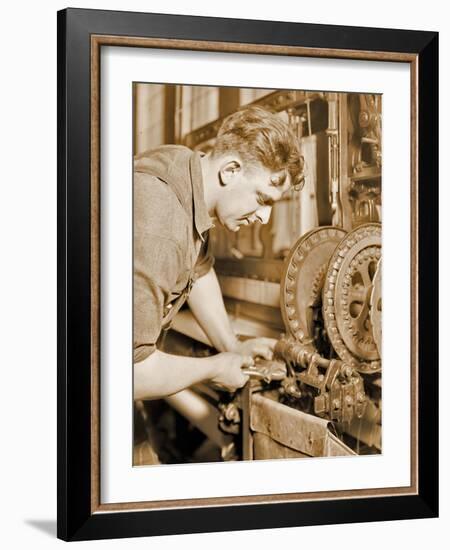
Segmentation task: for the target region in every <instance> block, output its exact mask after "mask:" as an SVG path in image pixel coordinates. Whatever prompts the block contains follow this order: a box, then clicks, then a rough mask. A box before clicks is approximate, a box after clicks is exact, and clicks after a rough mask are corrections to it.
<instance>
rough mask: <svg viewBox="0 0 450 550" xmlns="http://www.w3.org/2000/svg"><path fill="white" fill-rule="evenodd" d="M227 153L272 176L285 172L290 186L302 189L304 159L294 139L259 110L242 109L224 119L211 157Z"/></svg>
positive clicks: (275, 119) (278, 121)
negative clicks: (265, 170)
mask: <svg viewBox="0 0 450 550" xmlns="http://www.w3.org/2000/svg"><path fill="white" fill-rule="evenodd" d="M229 152H235V153H238V154H239V155H240V156H241V158H242V160H243V161H245V162H248V163H250V164H252V163H255V161H256V162H258V163H261V164H262V165H263V166H265V167H266V168H268V169H269V170H271V171H273V172H279V171H281V170H286V171H287V173H288V174H289V176H290V181H291V185H292V186H295V187H296V188H300V189H301V188H302V187H303V184H304V180H305V177H304V159H303V156H302V155H301V154H300V143H299V140H298V138H297V137H296V136H295V135H294V133H293V131H292V130H291V128H290V127H289V125H288V124H286V123H285V122H284V121H283V120H282V119H281V118H280V117H279V116H277V115H276V114H274V113H272V112H270V111H268V110H266V109H263V108H262V107H257V106H251V107H244V108H242V109H239V110H238V111H236V112H234V113H232V114H231V115H228V116H227V117H226V118H225V119H224V121H223V122H222V125H221V126H220V128H219V131H218V133H217V138H216V142H215V144H214V147H213V150H212V154H213V156H216V157H217V156H220V155H223V154H226V153H229Z"/></svg>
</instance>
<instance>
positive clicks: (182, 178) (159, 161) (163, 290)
mask: <svg viewBox="0 0 450 550" xmlns="http://www.w3.org/2000/svg"><path fill="white" fill-rule="evenodd" d="M200 158H201V155H200V154H199V153H198V152H195V151H191V150H190V149H188V148H187V147H183V146H180V145H164V146H161V147H159V148H157V149H154V150H152V151H148V152H146V153H143V154H141V155H139V156H137V157H136V158H135V161H134V200H133V203H134V240H133V242H134V289H133V294H134V331H133V332H134V334H133V340H134V346H133V349H134V362H139V361H142V360H144V359H145V358H146V357H148V356H149V355H150V354H151V353H153V351H154V350H155V349H156V342H157V340H158V337H159V335H160V333H161V330H162V329H163V328H167V326H168V325H169V323H170V321H171V319H172V318H173V316H174V315H175V313H176V312H177V311H178V310H179V309H180V307H181V306H182V304H183V303H184V301H185V300H186V299H187V297H188V295H189V291H190V289H191V287H192V284H193V283H194V282H195V280H196V279H197V278H198V277H200V276H202V275H204V274H205V273H207V272H208V271H209V269H210V268H211V266H212V264H213V258H212V256H211V254H210V253H209V251H208V229H210V227H212V222H211V218H210V217H209V214H208V209H207V206H206V203H205V199H204V194H203V181H202V171H201V163H200Z"/></svg>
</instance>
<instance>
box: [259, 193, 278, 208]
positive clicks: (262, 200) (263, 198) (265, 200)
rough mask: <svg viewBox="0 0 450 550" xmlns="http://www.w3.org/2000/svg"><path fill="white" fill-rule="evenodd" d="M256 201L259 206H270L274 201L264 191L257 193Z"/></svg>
mask: <svg viewBox="0 0 450 550" xmlns="http://www.w3.org/2000/svg"><path fill="white" fill-rule="evenodd" d="M257 201H258V204H260V205H261V206H272V205H273V203H274V200H273V198H272V197H269V195H265V194H264V193H258V197H257Z"/></svg>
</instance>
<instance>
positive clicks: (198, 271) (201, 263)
mask: <svg viewBox="0 0 450 550" xmlns="http://www.w3.org/2000/svg"><path fill="white" fill-rule="evenodd" d="M213 265H214V256H213V255H212V252H211V244H210V239H209V232H208V233H206V236H205V241H204V242H203V243H202V246H201V248H200V253H199V255H198V259H197V262H196V264H195V268H194V272H195V277H196V278H197V279H199V278H200V277H203V275H206V274H207V273H208V271H209V270H210V269H211V268H212V267H213Z"/></svg>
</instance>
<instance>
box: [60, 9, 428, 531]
mask: <svg viewBox="0 0 450 550" xmlns="http://www.w3.org/2000/svg"><path fill="white" fill-rule="evenodd" d="M93 35H97V36H114V37H137V38H161V39H169V40H192V41H196V42H210V41H213V42H223V43H235V44H264V45H271V46H280V47H284V46H296V47H303V48H312V49H315V48H317V49H326V50H330V51H335V50H340V51H341V52H342V53H343V54H345V53H346V52H347V54H348V55H350V52H355V56H356V57H358V52H382V53H389V52H395V53H399V54H412V55H413V56H414V57H415V58H416V61H417V73H416V78H417V118H416V123H417V135H418V136H419V138H420V139H419V140H418V144H417V193H418V196H417V219H418V224H417V239H418V250H417V270H418V281H419V282H418V289H417V290H418V292H417V303H416V309H417V318H416V322H417V330H418V337H419V339H418V348H417V351H418V365H419V368H418V379H417V385H418V423H417V434H418V447H417V448H418V454H417V466H418V490H417V494H414V495H398V496H380V497H377V498H344V499H338V500H333V499H330V500H312V501H307V502H305V501H302V502H281V503H273V502H272V503H270V502H269V503H256V504H255V503H254V504H246V505H232V504H230V505H226V506H208V505H206V506H199V507H179V508H171V509H162V508H161V509H152V510H134V511H127V510H123V511H120V512H113V513H108V512H101V513H97V512H96V511H95V510H93V508H94V506H93V502H92V486H93V484H94V483H96V479H95V471H94V470H93V468H92V454H91V451H92V447H91V446H92V440H91V437H90V434H91V431H92V408H91V397H92V383H93V382H92V376H91V374H92V373H91V364H92V357H93V353H96V350H95V348H94V347H93V342H92V301H91V293H92V286H91V284H92V280H91V266H92V262H93V261H94V258H93V254H92V249H91V237H92V233H91V232H92V225H91V223H90V221H91V217H92V204H91V200H92V197H91V178H92V173H91V154H92V148H91V112H92V111H91V107H92V104H91V59H92V58H91V54H92V51H91V48H92V41H91V38H92V36H93ZM205 49H208V48H206V47H205ZM330 57H336V55H334V54H333V55H331V54H330ZM363 57H364V56H363ZM437 143H438V33H435V32H423V31H410V30H393V29H375V28H362V27H343V26H331V25H313V24H301V23H287V22H283V23H280V22H273V21H256V20H255V21H254V20H240V19H222V18H209V17H192V16H174V15H162V14H148V13H131V12H117V11H102V10H85V9H66V10H62V11H60V12H58V473H57V475H58V522H57V523H58V526H57V529H58V530H57V536H58V537H59V538H61V539H64V540H88V539H101V538H115V537H138V536H150V535H164V534H180V533H201V532H206V531H208V532H211V531H228V530H244V529H258V528H266V529H267V528H276V527H289V526H302V525H319V524H328V523H350V522H367V521H375V520H376V521H386V520H396V519H412V518H429V517H436V516H437V515H438V146H437Z"/></svg>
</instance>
